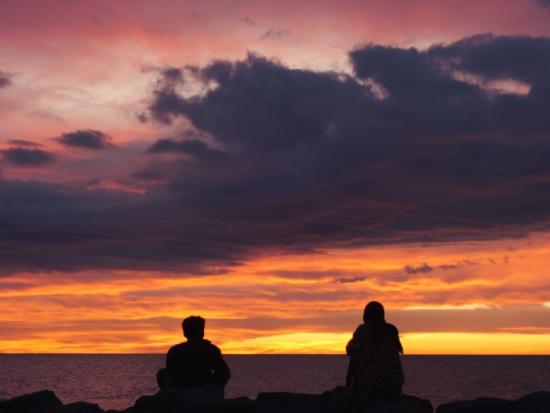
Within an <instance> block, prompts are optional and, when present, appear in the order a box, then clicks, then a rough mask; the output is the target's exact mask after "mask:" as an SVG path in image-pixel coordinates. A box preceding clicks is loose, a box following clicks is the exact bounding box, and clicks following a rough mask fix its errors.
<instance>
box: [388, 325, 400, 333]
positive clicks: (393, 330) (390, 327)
mask: <svg viewBox="0 0 550 413" xmlns="http://www.w3.org/2000/svg"><path fill="white" fill-rule="evenodd" d="M386 328H387V329H388V330H389V331H391V332H392V333H394V334H396V335H399V330H398V329H397V327H396V326H394V325H393V324H390V323H386Z"/></svg>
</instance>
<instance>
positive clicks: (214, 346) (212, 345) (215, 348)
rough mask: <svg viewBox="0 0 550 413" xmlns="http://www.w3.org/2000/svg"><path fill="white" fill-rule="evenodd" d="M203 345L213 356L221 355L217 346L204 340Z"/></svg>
mask: <svg viewBox="0 0 550 413" xmlns="http://www.w3.org/2000/svg"><path fill="white" fill-rule="evenodd" d="M204 345H205V346H206V347H208V349H209V350H210V351H211V352H212V353H215V354H222V351H221V350H220V348H219V347H218V346H216V345H215V344H213V343H212V342H210V341H208V340H204Z"/></svg>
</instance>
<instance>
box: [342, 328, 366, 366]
mask: <svg viewBox="0 0 550 413" xmlns="http://www.w3.org/2000/svg"><path fill="white" fill-rule="evenodd" d="M371 341H372V340H369V329H368V328H367V326H366V325H365V324H361V325H360V326H358V327H357V328H356V329H355V332H354V333H353V337H352V338H351V340H350V341H349V342H348V344H347V346H346V354H347V355H348V356H350V357H351V358H357V357H362V356H364V355H365V352H367V354H368V353H370V345H371V343H370V342H371Z"/></svg>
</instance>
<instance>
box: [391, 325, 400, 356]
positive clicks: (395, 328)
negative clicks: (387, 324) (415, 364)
mask: <svg viewBox="0 0 550 413" xmlns="http://www.w3.org/2000/svg"><path fill="white" fill-rule="evenodd" d="M392 327H393V329H394V334H395V344H396V346H397V351H398V352H399V353H401V354H403V344H401V340H400V339H399V330H398V329H397V327H396V326H394V325H392Z"/></svg>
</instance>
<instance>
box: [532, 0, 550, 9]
mask: <svg viewBox="0 0 550 413" xmlns="http://www.w3.org/2000/svg"><path fill="white" fill-rule="evenodd" d="M535 1H536V2H537V3H539V4H540V5H541V6H543V7H550V0H535Z"/></svg>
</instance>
